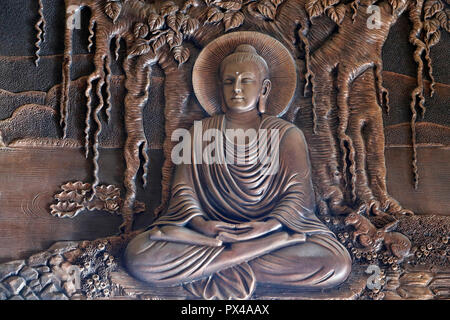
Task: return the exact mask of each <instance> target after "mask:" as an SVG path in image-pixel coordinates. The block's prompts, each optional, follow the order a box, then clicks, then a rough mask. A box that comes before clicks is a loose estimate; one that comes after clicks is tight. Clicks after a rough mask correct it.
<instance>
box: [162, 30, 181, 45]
mask: <svg viewBox="0 0 450 320" xmlns="http://www.w3.org/2000/svg"><path fill="white" fill-rule="evenodd" d="M166 41H167V44H168V45H169V47H170V49H172V48H173V47H178V46H181V44H182V43H183V36H182V34H181V33H178V32H173V31H172V30H171V31H169V32H168V33H167V34H166Z"/></svg>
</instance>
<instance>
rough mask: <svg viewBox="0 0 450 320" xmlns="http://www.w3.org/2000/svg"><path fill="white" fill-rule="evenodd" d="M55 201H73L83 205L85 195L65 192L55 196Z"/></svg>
mask: <svg viewBox="0 0 450 320" xmlns="http://www.w3.org/2000/svg"><path fill="white" fill-rule="evenodd" d="M55 199H56V200H58V201H60V202H63V201H71V202H76V203H79V204H81V203H83V201H84V199H85V195H83V194H81V193H78V192H76V191H63V192H61V193H58V194H57V195H55Z"/></svg>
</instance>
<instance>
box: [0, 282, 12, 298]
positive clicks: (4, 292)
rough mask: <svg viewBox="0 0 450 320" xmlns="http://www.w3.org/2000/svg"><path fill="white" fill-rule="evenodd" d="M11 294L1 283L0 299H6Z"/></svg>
mask: <svg viewBox="0 0 450 320" xmlns="http://www.w3.org/2000/svg"><path fill="white" fill-rule="evenodd" d="M9 296H11V294H10V293H9V290H8V289H6V287H5V286H4V285H2V284H1V283H0V300H6V299H8V297H9Z"/></svg>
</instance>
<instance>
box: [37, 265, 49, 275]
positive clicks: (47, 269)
mask: <svg viewBox="0 0 450 320" xmlns="http://www.w3.org/2000/svg"><path fill="white" fill-rule="evenodd" d="M36 270H37V272H39V274H44V273H47V272H50V268H49V267H47V266H42V267H38V268H36Z"/></svg>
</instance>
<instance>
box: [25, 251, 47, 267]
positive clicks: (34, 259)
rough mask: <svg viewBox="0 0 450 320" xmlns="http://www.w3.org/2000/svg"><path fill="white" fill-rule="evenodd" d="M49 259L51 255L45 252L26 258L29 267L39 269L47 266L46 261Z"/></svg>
mask: <svg viewBox="0 0 450 320" xmlns="http://www.w3.org/2000/svg"><path fill="white" fill-rule="evenodd" d="M50 257H51V254H50V253H49V252H47V251H44V252H40V253H37V254H35V255H32V256H31V257H29V258H28V260H27V264H28V265H29V266H30V267H39V266H45V265H46V264H47V261H48V259H49V258H50Z"/></svg>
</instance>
